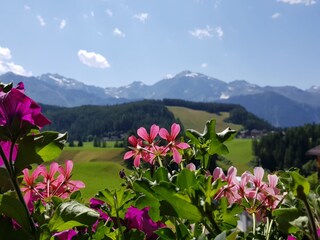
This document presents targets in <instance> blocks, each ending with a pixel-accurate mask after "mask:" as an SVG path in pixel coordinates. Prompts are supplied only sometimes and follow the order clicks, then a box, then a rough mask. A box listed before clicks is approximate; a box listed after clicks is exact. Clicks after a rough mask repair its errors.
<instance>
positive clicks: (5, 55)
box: [0, 46, 32, 76]
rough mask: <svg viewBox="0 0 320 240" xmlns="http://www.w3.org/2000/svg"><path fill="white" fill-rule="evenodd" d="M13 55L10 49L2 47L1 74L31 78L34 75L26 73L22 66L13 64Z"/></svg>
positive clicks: (0, 51) (0, 54)
mask: <svg viewBox="0 0 320 240" xmlns="http://www.w3.org/2000/svg"><path fill="white" fill-rule="evenodd" d="M11 59H12V55H11V51H10V49H9V48H3V47H1V46H0V74H4V73H6V72H13V73H15V74H19V75H23V76H31V75H32V73H31V72H29V71H26V70H25V69H24V68H23V67H22V66H20V65H17V64H15V63H14V62H12V60H11Z"/></svg>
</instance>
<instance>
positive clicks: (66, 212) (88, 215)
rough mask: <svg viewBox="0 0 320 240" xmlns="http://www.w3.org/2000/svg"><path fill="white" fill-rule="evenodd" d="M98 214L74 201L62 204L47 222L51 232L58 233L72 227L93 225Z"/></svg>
mask: <svg viewBox="0 0 320 240" xmlns="http://www.w3.org/2000/svg"><path fill="white" fill-rule="evenodd" d="M98 218H99V213H97V212H96V211H94V210H92V209H91V208H88V207H86V206H84V205H82V204H80V203H78V202H76V201H70V202H65V203H62V204H61V205H60V206H59V207H58V208H57V210H56V211H55V213H54V215H53V217H52V218H51V220H50V221H49V224H48V227H49V229H50V231H51V232H60V231H64V230H67V229H71V228H73V227H79V226H85V225H90V224H93V223H94V222H95V221H96V220H97V219H98Z"/></svg>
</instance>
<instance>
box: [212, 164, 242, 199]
mask: <svg viewBox="0 0 320 240" xmlns="http://www.w3.org/2000/svg"><path fill="white" fill-rule="evenodd" d="M217 179H221V180H222V181H226V182H227V183H228V184H227V185H225V186H223V187H222V188H221V189H220V190H219V192H218V193H217V194H216V196H215V197H214V198H215V199H216V200H218V199H220V198H221V197H226V198H227V199H228V202H229V204H230V205H231V204H233V203H235V202H238V201H239V200H241V196H240V195H239V193H238V192H239V182H238V180H237V169H236V168H235V167H230V168H229V170H228V173H227V176H225V175H224V173H223V171H222V169H221V168H219V167H217V168H215V170H214V171H213V181H215V180H217Z"/></svg>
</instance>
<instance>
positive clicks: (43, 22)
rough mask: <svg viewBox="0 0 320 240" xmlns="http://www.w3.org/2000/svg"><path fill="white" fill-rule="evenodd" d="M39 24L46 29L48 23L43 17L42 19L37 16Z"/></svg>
mask: <svg viewBox="0 0 320 240" xmlns="http://www.w3.org/2000/svg"><path fill="white" fill-rule="evenodd" d="M37 18H38V20H39V23H40V25H41V26H42V27H44V26H45V25H46V22H45V21H44V19H43V17H41V16H40V15H38V16H37Z"/></svg>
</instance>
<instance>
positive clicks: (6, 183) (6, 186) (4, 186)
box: [0, 167, 13, 193]
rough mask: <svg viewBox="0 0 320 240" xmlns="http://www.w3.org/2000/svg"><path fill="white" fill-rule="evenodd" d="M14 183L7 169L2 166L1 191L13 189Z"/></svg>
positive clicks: (0, 170) (0, 171)
mask: <svg viewBox="0 0 320 240" xmlns="http://www.w3.org/2000/svg"><path fill="white" fill-rule="evenodd" d="M12 189H13V187H12V184H11V181H10V176H9V174H8V171H7V169H5V168H3V167H2V168H0V193H5V192H7V191H9V190H12Z"/></svg>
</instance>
